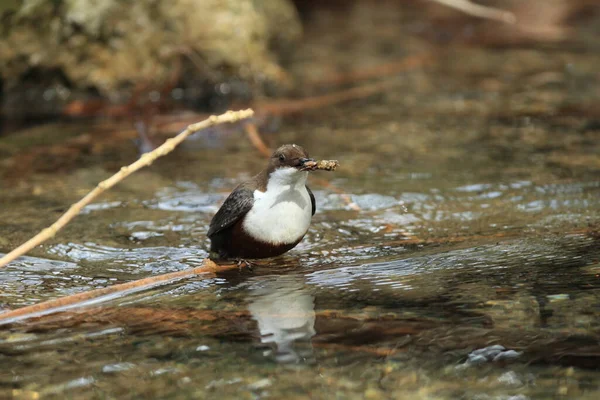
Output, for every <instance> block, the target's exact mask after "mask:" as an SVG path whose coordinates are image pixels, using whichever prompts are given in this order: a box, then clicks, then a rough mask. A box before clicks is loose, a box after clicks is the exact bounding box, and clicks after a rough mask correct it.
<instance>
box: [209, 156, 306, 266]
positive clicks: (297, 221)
mask: <svg viewBox="0 0 600 400" xmlns="http://www.w3.org/2000/svg"><path fill="white" fill-rule="evenodd" d="M309 161H311V162H312V161H314V160H312V159H311V158H309V156H308V153H307V152H306V150H304V149H303V148H302V147H300V146H298V145H295V144H286V145H283V146H281V147H280V148H278V149H277V150H275V152H274V153H273V154H272V155H271V158H269V162H268V164H267V167H266V168H265V169H264V170H263V171H261V172H260V173H259V174H258V175H256V176H254V177H253V178H252V179H250V180H248V181H247V182H244V183H241V184H240V185H238V186H237V187H236V188H235V189H234V190H233V192H231V194H230V195H229V197H227V199H226V200H225V202H224V203H223V205H222V206H221V208H220V209H219V211H217V213H216V214H215V216H214V217H213V219H212V221H211V222H210V228H209V229H208V237H209V238H210V241H211V245H210V258H212V259H252V258H267V257H275V256H278V255H281V254H283V253H285V252H286V251H288V250H290V249H292V248H293V247H294V246H296V245H297V244H298V243H299V242H300V240H302V238H303V237H304V235H305V234H306V232H307V231H308V226H309V225H310V220H311V219H312V216H313V214H314V213H315V197H314V196H313V194H312V192H311V191H310V189H309V188H308V186H306V178H307V177H308V172H307V171H305V170H304V167H305V164H306V163H307V162H309Z"/></svg>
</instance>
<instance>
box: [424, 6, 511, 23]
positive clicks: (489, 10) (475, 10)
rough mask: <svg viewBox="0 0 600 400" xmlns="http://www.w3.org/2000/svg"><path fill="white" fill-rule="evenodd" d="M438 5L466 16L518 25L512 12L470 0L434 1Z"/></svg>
mask: <svg viewBox="0 0 600 400" xmlns="http://www.w3.org/2000/svg"><path fill="white" fill-rule="evenodd" d="M432 1H435V2H436V3H439V4H443V5H445V6H448V7H451V8H455V9H457V10H460V11H462V12H464V13H465V14H469V15H472V16H474V17H479V18H486V19H493V20H494V21H500V22H505V23H507V24H516V23H517V17H516V16H515V14H513V13H511V12H510V11H504V10H500V9H497V8H494V7H488V6H482V5H481V4H475V3H473V2H471V1H470V0H432Z"/></svg>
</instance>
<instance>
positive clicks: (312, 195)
mask: <svg viewBox="0 0 600 400" xmlns="http://www.w3.org/2000/svg"><path fill="white" fill-rule="evenodd" d="M306 191H307V192H308V195H309V196H310V202H311V203H312V215H315V211H316V210H317V203H316V202H315V195H314V194H313V192H312V190H310V188H309V187H308V186H306Z"/></svg>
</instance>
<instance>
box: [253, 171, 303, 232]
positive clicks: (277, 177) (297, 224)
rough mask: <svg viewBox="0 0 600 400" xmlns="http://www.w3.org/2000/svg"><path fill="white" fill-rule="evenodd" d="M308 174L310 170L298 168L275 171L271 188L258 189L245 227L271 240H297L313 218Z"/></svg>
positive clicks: (268, 186) (270, 180) (270, 184)
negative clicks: (307, 184) (307, 181)
mask: <svg viewBox="0 0 600 400" xmlns="http://www.w3.org/2000/svg"><path fill="white" fill-rule="evenodd" d="M307 176H308V172H300V171H298V170H296V169H295V168H283V169H278V170H277V171H275V172H273V173H272V174H271V176H270V179H269V183H268V184H267V190H266V191H264V192H261V191H259V190H255V191H254V205H253V206H252V209H250V211H249V212H248V214H246V217H245V218H244V223H243V227H244V230H245V231H246V232H247V233H248V234H250V235H251V236H252V237H254V238H255V239H258V240H260V241H263V242H267V243H272V244H289V243H294V242H297V241H298V240H299V239H300V238H301V237H302V236H304V234H305V233H306V231H308V227H309V225H310V220H311V218H312V204H311V200H310V196H309V194H308V191H307V190H306V186H305V185H306V178H307Z"/></svg>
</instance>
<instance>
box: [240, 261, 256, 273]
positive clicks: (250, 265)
mask: <svg viewBox="0 0 600 400" xmlns="http://www.w3.org/2000/svg"><path fill="white" fill-rule="evenodd" d="M256 265H257V264H256V263H255V262H254V261H249V260H245V259H243V258H238V259H237V266H238V268H239V269H240V271H241V270H242V268H244V267H245V268H248V269H249V270H250V271H252V269H253V268H254V267H255V266H256Z"/></svg>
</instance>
